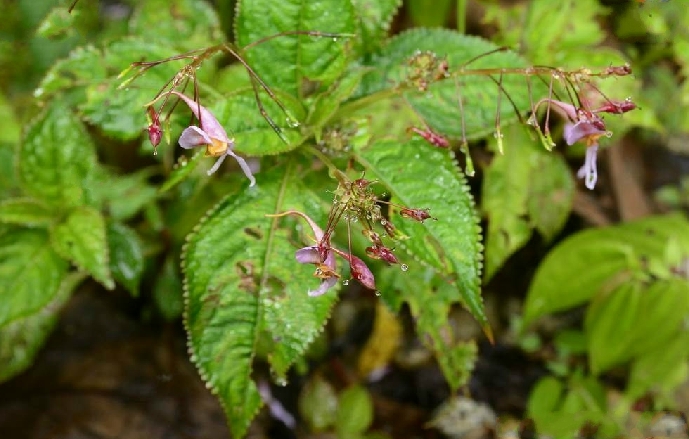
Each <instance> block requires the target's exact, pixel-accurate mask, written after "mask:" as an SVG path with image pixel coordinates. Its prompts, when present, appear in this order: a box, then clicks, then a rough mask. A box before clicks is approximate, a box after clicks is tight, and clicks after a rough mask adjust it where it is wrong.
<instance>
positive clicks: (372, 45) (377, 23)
mask: <svg viewBox="0 0 689 439" xmlns="http://www.w3.org/2000/svg"><path fill="white" fill-rule="evenodd" d="M352 3H353V4H354V10H355V11H356V15H357V18H358V21H359V23H358V24H359V26H358V27H359V31H358V32H357V36H358V38H357V39H358V40H359V42H360V45H361V48H360V49H359V50H360V51H361V52H362V53H363V54H368V53H371V52H373V51H375V50H376V49H377V48H378V47H379V46H380V45H381V44H382V42H383V41H384V40H385V37H386V35H387V33H388V30H389V29H390V24H391V23H392V19H393V18H394V16H395V12H397V9H398V8H399V7H400V6H402V0H375V1H371V0H352Z"/></svg>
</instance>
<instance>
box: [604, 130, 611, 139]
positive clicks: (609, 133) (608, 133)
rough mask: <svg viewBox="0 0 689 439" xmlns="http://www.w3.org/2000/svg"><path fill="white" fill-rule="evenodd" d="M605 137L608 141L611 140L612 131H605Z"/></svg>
mask: <svg viewBox="0 0 689 439" xmlns="http://www.w3.org/2000/svg"><path fill="white" fill-rule="evenodd" d="M605 137H607V138H608V139H609V138H611V137H612V131H606V132H605Z"/></svg>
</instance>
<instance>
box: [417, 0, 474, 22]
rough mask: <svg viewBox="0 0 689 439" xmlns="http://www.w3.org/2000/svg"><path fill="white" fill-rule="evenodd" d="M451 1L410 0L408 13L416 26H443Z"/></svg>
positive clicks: (448, 13)
mask: <svg viewBox="0 0 689 439" xmlns="http://www.w3.org/2000/svg"><path fill="white" fill-rule="evenodd" d="M453 3H454V2H453V1H452V0H410V1H409V6H408V7H409V15H410V16H411V19H412V20H413V22H414V26H416V27H444V26H445V24H446V22H447V18H448V16H449V15H450V10H451V8H452V5H453ZM458 7H461V6H458Z"/></svg>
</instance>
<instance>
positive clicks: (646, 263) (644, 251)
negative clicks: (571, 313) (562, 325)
mask: <svg viewBox="0 0 689 439" xmlns="http://www.w3.org/2000/svg"><path fill="white" fill-rule="evenodd" d="M669 243H673V245H674V246H677V248H678V250H677V251H676V252H675V256H674V257H673V258H672V259H668V256H667V251H668V245H669ZM682 255H684V257H686V256H687V255H689V223H688V222H687V221H686V220H685V219H684V218H682V216H681V215H667V216H659V217H651V218H645V219H643V220H640V221H635V222H630V223H625V224H623V225H620V226H616V227H608V228H603V229H595V230H585V231H583V232H581V233H578V234H577V235H574V236H572V237H570V238H568V239H566V240H565V241H563V242H562V243H561V244H560V245H558V246H557V247H556V248H555V249H554V250H553V251H551V252H550V253H549V254H548V256H547V257H546V258H545V260H544V262H543V263H542V264H541V266H540V267H539V269H538V271H537V272H536V275H535V277H534V280H533V281H532V283H531V287H530V288H529V293H528V295H527V298H526V304H525V308H524V326H525V327H526V326H528V325H529V324H531V323H533V321H534V320H536V319H537V318H539V317H541V316H543V315H545V314H548V313H552V312H557V311H561V310H564V309H568V308H571V307H573V306H577V305H580V304H582V303H584V302H586V301H587V300H589V299H590V298H591V297H593V296H594V295H596V294H598V293H600V292H609V291H612V290H613V289H615V288H616V287H618V286H619V285H621V284H623V283H625V282H629V281H630V280H632V279H637V280H643V279H647V278H648V277H649V275H650V273H648V271H649V268H654V267H658V266H660V267H661V268H662V267H664V268H665V269H666V271H667V272H670V271H671V269H670V268H671V267H672V266H675V265H678V264H679V263H680V261H681V258H682ZM656 270H658V268H656Z"/></svg>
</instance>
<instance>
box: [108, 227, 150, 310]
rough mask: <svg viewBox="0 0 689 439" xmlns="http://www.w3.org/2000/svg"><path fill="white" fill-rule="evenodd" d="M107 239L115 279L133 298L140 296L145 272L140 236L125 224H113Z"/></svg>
mask: <svg viewBox="0 0 689 439" xmlns="http://www.w3.org/2000/svg"><path fill="white" fill-rule="evenodd" d="M107 238H108V254H109V255H110V271H111V272H112V277H113V279H115V281H116V282H119V283H120V284H122V285H123V286H124V287H125V288H126V289H127V290H128V291H129V292H130V293H131V294H132V295H133V296H138V295H139V282H140V281H141V275H142V274H143V271H144V252H143V248H142V244H141V240H140V239H139V235H137V234H136V232H135V231H133V230H132V229H130V228H129V227H127V226H125V225H124V224H121V223H113V222H111V223H109V224H108V226H107Z"/></svg>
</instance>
